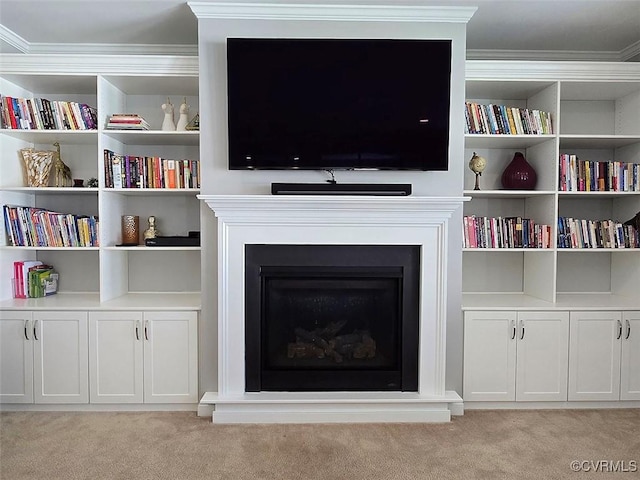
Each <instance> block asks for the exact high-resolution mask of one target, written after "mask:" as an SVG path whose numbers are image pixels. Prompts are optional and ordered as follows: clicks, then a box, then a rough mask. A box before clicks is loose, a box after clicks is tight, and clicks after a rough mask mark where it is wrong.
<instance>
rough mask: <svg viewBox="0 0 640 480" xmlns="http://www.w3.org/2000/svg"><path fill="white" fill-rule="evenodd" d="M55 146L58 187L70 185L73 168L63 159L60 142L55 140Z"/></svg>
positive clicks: (54, 161)
mask: <svg viewBox="0 0 640 480" xmlns="http://www.w3.org/2000/svg"><path fill="white" fill-rule="evenodd" d="M53 146H54V147H56V153H55V154H54V160H53V168H54V169H55V172H56V178H55V181H56V187H68V186H69V185H71V169H70V168H69V167H68V166H67V164H66V163H64V162H63V161H62V156H61V155H60V143H58V142H55V143H54V144H53Z"/></svg>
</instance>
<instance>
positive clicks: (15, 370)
mask: <svg viewBox="0 0 640 480" xmlns="http://www.w3.org/2000/svg"><path fill="white" fill-rule="evenodd" d="M32 336H33V328H32V321H31V312H23V311H6V312H4V311H3V312H0V403H33V342H32V340H31V339H32Z"/></svg>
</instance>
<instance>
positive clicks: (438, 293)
mask: <svg viewBox="0 0 640 480" xmlns="http://www.w3.org/2000/svg"><path fill="white" fill-rule="evenodd" d="M199 198H201V199H203V200H204V201H206V203H207V204H208V206H209V207H211V209H212V210H213V211H214V213H215V215H216V218H217V239H218V240H217V258H218V260H217V274H218V276H217V285H218V290H217V296H216V305H217V318H213V319H211V318H207V319H206V320H205V321H215V322H216V325H217V342H218V353H217V358H216V359H215V362H216V366H217V369H218V381H217V391H211V392H205V394H204V395H203V396H202V398H201V400H200V405H199V407H198V408H199V412H200V411H201V412H203V414H204V411H206V408H207V407H210V408H211V409H212V410H211V414H212V418H213V421H214V423H265V422H267V423H269V422H298V423H299V422H302V423H310V422H314V423H318V422H422V421H430V422H433V421H439V422H444V421H448V420H450V418H451V414H452V412H455V414H458V415H459V414H462V412H463V404H462V399H461V398H460V396H459V395H458V394H457V393H456V392H454V391H447V390H446V389H445V359H446V352H445V350H446V348H445V346H446V324H447V321H446V320H447V285H448V279H447V275H448V272H449V269H448V267H447V259H448V243H449V239H448V223H449V219H450V218H451V215H452V214H453V212H454V211H456V210H458V209H460V207H461V206H462V202H463V201H464V199H462V198H459V197H418V196H411V197H402V198H397V197H375V196H372V197H357V196H342V195H336V196H314V195H302V196H297V195H294V196H289V195H283V196H278V195H228V196H227V195H201V196H200V197H199ZM456 248H457V247H456ZM265 252H266V254H265V255H263V253H265ZM309 256H310V257H311V259H308V258H307V257H309ZM403 256H406V257H407V258H409V260H408V261H406V263H405V260H406V259H405V260H402V257H403ZM299 267H301V268H299ZM301 270H302V271H301ZM455 274H456V272H454V275H455ZM247 276H249V277H251V278H252V280H250V281H248V280H247ZM265 285H266V287H265ZM265 288H266V289H267V290H269V289H270V290H271V292H270V293H269V294H268V295H267V296H265V295H262V293H261V292H262V290H263V289H265ZM412 289H415V290H416V293H415V295H412V294H410V295H405V294H406V292H407V291H411V290H412ZM367 290H368V291H369V293H364V292H366V291H367ZM371 292H375V293H371ZM382 292H384V293H382ZM380 296H383V297H385V298H384V299H383V300H384V301H383V303H382V304H380V303H375V302H376V301H378V300H376V299H377V298H378V297H380ZM394 296H395V297H396V298H395V299H394ZM412 296H413V298H411V297H412ZM292 298H293V300H292ZM296 298H297V299H296ZM311 298H315V300H310V299H311ZM318 298H319V299H320V304H321V305H322V306H321V307H318V309H319V310H322V311H323V312H325V313H326V314H323V315H322V316H317V317H315V319H314V317H313V315H312V313H313V312H312V310H313V309H310V307H309V306H308V305H307V306H306V307H300V306H299V305H297V304H306V303H308V302H311V303H314V302H318V301H319V300H318ZM400 298H401V300H399V299H400ZM360 302H362V303H369V305H368V306H367V307H363V308H364V311H366V312H371V311H372V310H374V309H375V310H376V313H375V314H376V315H378V314H379V312H378V310H384V309H387V310H388V311H391V310H394V311H395V313H389V314H384V315H381V317H382V318H384V319H385V322H387V323H388V320H389V319H390V318H392V322H393V323H395V325H396V326H395V327H394V329H395V330H394V329H391V330H384V328H382V327H378V326H376V327H375V328H374V327H373V326H371V324H367V323H366V322H365V321H364V320H363V319H359V320H357V319H356V318H357V315H356V313H349V314H347V313H345V312H344V311H343V312H342V313H341V315H342V316H343V318H341V319H340V318H338V319H337V318H335V317H336V316H337V315H336V314H334V313H331V308H333V307H334V306H335V305H341V304H342V305H343V306H344V304H355V303H360ZM292 305H293V306H294V307H296V309H298V310H297V311H298V313H297V315H299V316H300V317H304V318H300V319H299V320H296V321H291V319H289V320H287V317H288V315H289V313H290V311H291V310H290V307H291V306H292ZM383 305H386V306H383ZM390 305H395V307H391V306H390ZM399 305H402V306H401V307H400V306H399ZM305 309H306V310H305ZM412 310H413V312H414V313H415V315H414V314H412V313H411V312H412ZM293 311H295V309H293ZM265 312H266V314H269V315H274V317H275V319H272V320H265V318H266V316H268V315H265ZM355 312H357V310H355ZM352 314H353V317H349V315H352ZM363 315H364V314H363ZM366 315H370V316H371V315H374V314H373V313H367V314H366ZM412 316H413V317H414V319H413V320H408V319H410V318H411V317H412ZM307 317H309V318H307ZM345 317H346V319H347V322H345V323H344V325H341V323H342V320H345ZM382 318H376V319H375V321H376V322H377V321H378V320H380V321H381V320H382ZM405 320H406V321H407V323H405ZM265 321H266V322H268V323H269V324H270V323H275V324H280V325H279V326H278V327H277V330H280V331H279V332H278V336H281V337H283V338H282V339H281V340H277V341H276V340H272V339H271V338H270V337H269V336H268V334H267V336H266V338H263V335H262V334H260V336H255V337H253V336H252V334H253V332H252V331H253V330H257V331H260V330H262V327H263V323H264V322H265ZM256 322H257V323H256ZM385 322H382V323H385ZM385 328H389V327H385ZM412 328H413V329H414V330H413V333H410V332H411V331H412V330H411V329H412ZM296 329H299V330H298V335H296ZM327 329H328V330H327ZM250 331H251V332H250ZM326 331H328V332H329V337H327V338H329V340H333V342H332V343H333V347H332V348H331V349H329V350H328V351H326V350H324V351H323V352H322V353H321V352H319V351H317V350H313V347H314V346H317V345H316V342H319V340H316V341H314V340H313V338H314V335H317V336H320V337H321V338H322V335H320V334H321V333H322V334H326ZM363 331H368V335H367V336H365V335H364V333H363ZM394 331H395V333H393V332H394ZM292 332H293V333H292ZM280 333H282V335H280ZM352 334H356V335H360V337H359V338H357V339H355V345H354V346H352V347H348V348H347V349H345V350H342V351H338V353H340V355H341V357H342V362H338V361H337V359H336V356H335V353H333V352H335V351H336V350H337V348H336V345H337V342H339V341H340V342H342V341H344V340H345V339H340V340H338V339H337V338H335V337H338V336H350V335H352ZM394 336H395V339H394ZM387 337H389V338H387ZM408 337H411V338H408ZM349 338H351V339H354V338H355V337H348V338H347V339H349ZM201 341H207V339H205V338H203V339H201ZM325 341H326V338H325ZM372 341H373V342H374V343H375V352H376V355H377V354H378V353H380V354H381V355H382V354H384V356H380V357H379V358H377V359H376V355H374V356H373V357H371V358H356V355H355V354H350V353H349V348H351V349H356V348H358V349H359V354H358V356H362V355H364V357H367V356H368V355H369V354H370V353H371V352H372V351H373V348H372V347H373V344H372ZM309 343H310V344H311V346H308V344H309ZM301 344H302V345H301ZM399 344H402V345H401V346H399ZM289 346H291V354H292V357H291V358H289ZM393 346H395V347H397V348H396V349H394V348H391V347H393ZM272 348H273V350H274V351H275V353H273V355H272V356H271V357H269V356H267V357H266V358H267V360H265V359H264V357H263V352H262V351H263V350H265V351H266V352H269V351H270V349H272ZM283 348H284V349H285V350H286V353H283ZM307 349H309V351H315V352H316V353H317V356H324V357H323V358H315V359H314V358H313V357H305V355H311V354H310V353H309V352H307ZM352 351H353V350H352ZM399 352H402V353H399ZM298 355H300V356H298ZM349 355H352V358H347V357H349ZM405 355H407V357H406V358H405ZM413 355H415V357H417V359H415V360H414V359H413V358H411V357H412V356H413ZM327 357H328V358H327ZM358 362H359V363H358ZM376 362H382V363H381V364H380V363H376ZM309 363H310V364H311V365H309ZM265 364H266V366H267V367H268V368H265V369H263V368H262V367H263V366H264V365H265ZM398 365H399V366H400V368H399V371H400V372H401V373H400V374H399V376H397V375H398V374H394V375H396V376H395V377H394V378H384V377H385V375H387V374H388V372H390V371H394V370H398V368H397V367H398ZM252 369H254V371H255V369H257V371H259V372H260V373H259V374H258V376H259V383H257V384H255V383H253V382H254V380H253V379H252V375H249V376H248V375H247V372H248V371H251V370H252ZM265 370H266V372H265ZM281 370H282V371H285V372H288V373H287V375H289V378H286V377H285V379H284V380H282V379H276V380H273V381H274V383H273V384H269V382H271V381H272V379H269V380H268V381H267V385H266V386H265V384H264V380H265V379H267V377H268V376H269V375H271V374H272V373H273V374H274V375H276V374H278V373H279V372H280V371H281ZM302 372H304V373H302ZM343 374H344V375H346V379H345V378H341V376H342V375H343ZM307 375H309V376H314V377H315V378H313V380H307V379H306V378H305V377H306V376H307ZM276 376H277V375H276ZM376 376H377V377H378V378H375V377H376ZM369 377H373V378H374V380H369ZM405 377H407V378H408V379H406V380H405ZM336 378H337V380H336ZM354 378H356V379H357V380H354ZM278 382H284V383H278ZM305 382H307V384H306V385H305ZM324 382H327V383H324ZM328 382H331V383H332V385H328ZM353 382H361V383H360V385H357V386H356V387H354V386H353ZM367 382H372V383H367ZM416 383H417V385H416ZM319 384H322V385H321V386H320V387H318V385H319ZM396 384H398V385H396Z"/></svg>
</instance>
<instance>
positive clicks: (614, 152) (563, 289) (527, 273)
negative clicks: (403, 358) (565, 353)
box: [463, 61, 640, 310]
mask: <svg viewBox="0 0 640 480" xmlns="http://www.w3.org/2000/svg"><path fill="white" fill-rule="evenodd" d="M494 64H495V65H494ZM580 66H581V67H583V66H584V64H580ZM466 85H467V91H466V99H467V101H470V102H476V103H479V104H490V103H491V104H496V105H506V106H512V107H519V108H529V109H539V110H543V111H545V112H550V113H551V114H552V118H553V128H554V131H553V134H545V135H486V134H483V135H477V134H466V135H465V156H466V159H467V161H468V159H470V158H471V157H472V155H473V153H474V152H476V153H477V154H478V155H480V156H482V157H484V158H486V160H487V166H486V169H485V171H484V172H483V174H482V176H481V177H480V188H481V190H480V191H474V190H473V187H474V182H475V176H474V174H473V172H471V171H470V170H468V169H466V171H465V178H464V188H465V191H464V193H465V195H466V196H470V197H472V201H470V202H467V203H466V204H465V207H464V215H477V216H483V217H499V216H503V217H504V216H518V217H524V218H532V219H535V221H536V222H537V223H541V224H549V225H551V226H552V228H553V238H554V243H553V246H552V247H551V248H549V249H496V248H494V249H486V248H485V249H480V248H475V249H474V248H465V249H464V250H463V291H464V294H463V307H464V308H465V309H466V310H474V309H494V310H495V309H501V308H503V309H516V310H518V309H545V308H546V309H549V308H565V309H567V308H568V309H582V308H588V309H598V308H603V309H612V308H613V309H615V308H618V309H624V308H638V307H639V306H640V298H639V297H638V285H640V249H617V248H601V249H566V248H558V247H557V243H556V239H557V233H558V218H560V217H573V218H580V219H586V220H606V219H615V220H618V221H622V222H624V221H626V220H629V219H630V218H632V217H633V216H634V215H635V214H636V213H637V212H639V211H640V192H611V191H605V192H563V191H560V187H559V178H558V177H559V175H558V172H559V157H560V155H561V154H575V155H578V157H579V158H580V159H582V160H593V161H619V162H632V163H640V68H638V65H620V64H599V63H594V64H592V65H589V68H588V69H587V67H586V66H584V70H583V69H582V68H580V69H577V68H576V67H573V66H570V65H562V64H559V65H558V66H557V67H555V66H551V65H548V64H544V65H543V64H539V63H535V62H534V63H529V64H527V63H526V62H522V63H521V64H520V63H519V64H518V65H513V68H510V66H509V62H481V61H478V62H474V61H470V62H467V83H466ZM518 151H519V152H522V153H523V154H524V156H525V157H526V159H527V161H528V162H529V163H530V164H531V165H532V166H533V168H534V169H535V170H536V173H537V176H538V182H537V185H536V187H535V190H534V191H509V190H503V189H502V185H501V175H502V172H503V170H504V169H505V167H506V166H507V165H508V163H509V162H510V161H511V159H512V158H513V156H514V154H515V152H518Z"/></svg>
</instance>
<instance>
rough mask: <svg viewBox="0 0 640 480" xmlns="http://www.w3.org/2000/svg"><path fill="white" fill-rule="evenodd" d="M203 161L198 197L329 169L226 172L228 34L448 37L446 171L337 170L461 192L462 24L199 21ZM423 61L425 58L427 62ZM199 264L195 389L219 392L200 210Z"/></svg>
mask: <svg viewBox="0 0 640 480" xmlns="http://www.w3.org/2000/svg"><path fill="white" fill-rule="evenodd" d="M198 29H199V45H198V48H199V59H200V121H201V124H200V138H201V140H200V147H201V148H200V161H201V162H202V172H203V178H202V188H201V191H202V193H203V194H208V195H217V194H243V195H248V194H249V195H250V194H268V193H269V192H270V187H271V183H272V182H323V181H324V180H326V179H327V178H328V177H327V174H326V173H323V172H309V171H230V170H228V169H227V126H226V119H227V104H226V67H225V64H226V43H225V39H226V38H227V37H304V38H398V39H400V38H406V39H450V40H452V56H453V58H452V78H451V129H450V131H451V133H450V135H451V136H450V147H449V152H450V158H449V171H447V172H382V171H373V172H337V174H336V179H337V180H338V181H339V182H353V183H411V184H413V194H414V195H423V196H429V195H443V196H444V195H446V196H461V195H462V188H463V173H464V168H465V163H466V162H465V159H464V158H463V156H464V137H463V131H464V125H463V121H464V117H463V115H462V113H461V112H463V110H462V108H463V106H464V80H465V71H464V68H465V49H466V32H465V30H466V25H465V24H464V23H413V22H345V21H316V20H312V21H310V20H303V21H300V20H298V21H283V20H237V19H225V20H220V19H210V18H209V19H207V18H201V19H200V20H199V22H198ZM424 61H426V62H428V59H424ZM202 217H203V218H202V235H203V242H202V243H203V251H202V259H203V267H202V274H203V278H202V316H201V323H200V352H201V354H200V390H201V392H205V391H217V366H216V361H217V360H216V359H217V323H216V318H217V302H216V276H217V273H216V255H217V253H216V238H217V233H216V225H215V217H214V215H213V212H212V211H211V210H209V209H208V208H204V209H203V210H202ZM461 225H462V211H460V212H458V215H457V216H456V217H455V218H454V219H453V220H452V221H451V223H450V226H451V230H450V236H449V239H450V244H449V252H450V253H449V268H450V271H449V275H448V278H449V285H448V287H449V289H448V291H449V295H448V308H447V310H448V320H447V381H446V387H447V389H448V390H456V391H457V392H458V393H462V313H461V290H462V253H461V245H462V228H461Z"/></svg>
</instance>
